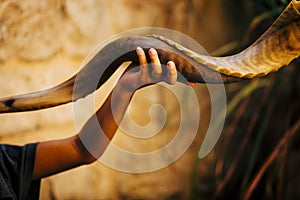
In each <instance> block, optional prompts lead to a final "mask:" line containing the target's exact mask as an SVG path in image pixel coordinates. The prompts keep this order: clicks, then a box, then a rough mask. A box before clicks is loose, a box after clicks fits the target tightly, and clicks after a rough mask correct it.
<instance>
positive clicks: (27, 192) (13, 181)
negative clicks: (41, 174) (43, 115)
mask: <svg viewBox="0 0 300 200" xmlns="http://www.w3.org/2000/svg"><path fill="white" fill-rule="evenodd" d="M36 146H37V144H36V143H35V144H27V145H25V146H13V145H0V199H39V191H40V180H32V176H33V169H34V162H35V154H36Z"/></svg>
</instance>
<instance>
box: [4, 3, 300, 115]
mask: <svg viewBox="0 0 300 200" xmlns="http://www.w3.org/2000/svg"><path fill="white" fill-rule="evenodd" d="M137 46H140V47H142V48H143V49H144V50H148V49H149V48H155V49H157V51H158V53H159V57H160V60H161V62H162V64H166V62H167V61H169V60H173V61H174V62H175V63H176V67H177V70H178V72H179V73H180V74H181V75H183V76H179V78H178V81H180V82H185V83H186V82H187V81H190V82H198V83H230V82H234V81H240V80H244V79H246V78H253V77H258V76H265V75H267V74H269V73H271V72H275V71H277V70H278V69H279V68H281V67H283V66H286V65H288V64H289V63H290V62H291V61H292V60H293V59H296V58H298V57H299V55H300V1H297V0H293V1H291V3H290V4H289V5H288V6H287V8H286V9H285V10H284V11H283V12H282V13H281V15H280V16H279V17H278V19H277V20H276V21H275V22H274V23H273V24H272V25H271V27H270V28H269V29H268V30H267V31H266V32H265V33H264V34H263V35H262V36H261V37H260V38H259V39H258V40H257V41H256V42H255V43H253V44H252V45H251V46H250V47H248V48H247V49H245V50H243V51H242V52H240V53H238V54H235V55H232V56H227V57H211V56H207V55H201V54H198V53H196V52H193V51H191V50H189V49H187V48H185V47H183V46H182V45H180V44H177V43H175V42H173V41H171V40H169V39H167V38H164V37H162V36H157V35H148V36H144V37H140V36H138V37H129V36H128V37H121V38H117V39H115V40H113V41H111V42H110V43H108V44H107V45H105V46H104V47H102V48H101V49H100V50H99V51H98V52H97V53H96V54H95V55H94V56H93V57H92V58H91V59H90V61H89V62H87V63H86V64H85V65H84V66H83V67H82V69H81V70H80V71H79V72H78V73H77V74H75V75H74V76H73V77H71V78H70V79H69V80H67V81H65V82H63V83H61V84H59V85H58V86H55V87H53V88H50V89H47V90H43V91H38V92H34V93H30V94H24V95H17V96H13V97H7V98H4V99H0V113H9V112H21V111H30V110H39V109H43V108H49V107H54V106H58V105H61V104H65V103H69V102H72V101H73V102H74V101H76V100H77V99H80V98H83V97H85V96H87V95H88V94H91V93H93V92H94V91H95V90H97V89H98V88H99V87H101V86H102V85H103V84H104V83H105V82H106V81H107V80H108V79H109V78H110V76H111V75H112V74H113V73H114V72H115V71H116V70H117V69H118V67H119V66H120V65H121V64H122V63H124V62H125V61H132V64H131V65H130V67H135V66H138V58H137V56H136V53H135V51H134V50H135V48H136V47H137ZM116 55H117V56H116Z"/></svg>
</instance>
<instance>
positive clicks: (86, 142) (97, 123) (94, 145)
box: [33, 85, 133, 179]
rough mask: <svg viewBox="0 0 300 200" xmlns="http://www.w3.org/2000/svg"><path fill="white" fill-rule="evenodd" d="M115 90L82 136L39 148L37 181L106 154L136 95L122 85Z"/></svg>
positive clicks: (92, 118)
mask: <svg viewBox="0 0 300 200" xmlns="http://www.w3.org/2000/svg"><path fill="white" fill-rule="evenodd" d="M113 91H114V92H113V93H112V94H110V95H109V97H108V99H107V100H106V101H105V102H104V104H103V105H102V106H101V107H100V109H99V110H98V111H97V113H96V115H95V116H93V117H91V118H90V119H89V120H88V121H87V122H86V124H85V125H84V126H83V128H82V129H81V130H80V132H79V134H77V135H75V136H73V137H71V138H67V139H63V140H56V141H49V142H41V143H39V144H38V145H37V151H36V161H35V167H34V173H33V177H34V179H38V178H43V177H46V176H49V175H52V174H56V173H59V172H62V171H65V170H68V169H71V168H74V167H77V166H80V165H83V164H88V163H91V162H94V161H95V160H97V159H98V158H99V157H100V156H101V155H102V154H103V152H104V151H105V149H106V147H107V145H108V144H109V141H110V140H111V139H112V138H113V136H114V134H115V132H116V131H117V129H118V124H119V122H120V121H121V119H122V117H123V115H124V113H125V111H126V108H127V106H128V104H129V101H130V99H131V97H132V95H133V92H130V91H128V90H122V87H120V86H119V85H117V86H116V87H115V89H114V90H113Z"/></svg>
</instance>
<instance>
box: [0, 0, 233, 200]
mask: <svg viewBox="0 0 300 200" xmlns="http://www.w3.org/2000/svg"><path fill="white" fill-rule="evenodd" d="M174 2H176V3H174ZM211 7H214V8H215V9H209V8H211ZM224 16H226V12H224V10H223V6H222V3H219V2H218V1H204V0H193V1H184V0H176V1H171V0H154V1H140V0H115V1H110V0H85V1H74V0H43V1H40V0H27V1H22V0H0V97H6V96H10V95H15V94H20V93H25V92H32V91H36V90H41V89H45V88H48V87H50V86H53V85H55V84H58V83H60V82H62V81H64V80H65V79H67V78H68V77H70V76H71V75H73V74H74V73H76V71H77V70H79V69H80V66H81V63H82V62H83V60H84V58H85V57H86V56H87V54H88V53H89V52H90V51H91V50H92V49H93V48H94V47H95V46H96V45H97V44H98V43H99V42H100V41H102V40H104V39H106V38H107V37H109V36H111V35H113V34H115V33H119V32H120V31H124V30H128V29H131V28H136V27H147V26H160V27H168V28H172V29H175V30H179V31H181V32H183V33H185V34H188V35H190V36H192V37H194V38H195V39H197V40H198V41H199V42H200V43H201V44H203V45H204V47H206V49H207V50H209V51H210V50H213V49H215V48H217V47H219V46H220V45H222V44H224V43H225V42H227V41H229V40H230V38H232V37H233V36H234V35H233V34H232V33H231V31H229V30H231V26H233V24H229V23H228V22H227V21H225V20H226V18H224ZM219 30H222V33H221V34H220V32H219ZM151 90H153V91H151ZM146 92H147V93H146V95H147V94H149V93H151V94H153V95H154V96H153V97H154V98H141V99H139V98H138V95H137V98H136V99H135V100H134V102H133V104H132V105H131V106H132V107H133V108H135V111H134V113H135V115H136V116H138V118H139V116H142V115H143V114H141V113H140V112H139V107H147V105H148V106H149V105H151V104H153V103H155V102H156V101H157V100H158V99H160V100H161V101H163V99H170V98H171V99H172V97H169V96H168V94H164V93H163V92H161V91H160V90H159V89H158V88H150V89H149V90H147V91H146ZM158 94H159V95H158ZM202 95H203V96H202V97H201V98H202V99H204V98H206V97H205V95H206V96H207V94H205V91H204V92H203V93H202ZM151 96H152V95H151ZM162 103H163V104H168V105H174V102H167V103H166V102H162ZM141 105H142V106H141ZM133 110H134V109H133ZM167 111H170V112H171V111H172V106H170V107H169V108H168V109H167ZM202 112H204V113H205V112H209V111H208V110H205V109H203V110H202ZM202 116H205V115H202ZM179 120H180V118H178V117H177V118H175V119H173V121H172V120H171V121H170V122H169V123H168V124H167V129H166V130H165V131H164V132H163V133H162V134H165V135H167V134H169V132H171V131H170V130H171V128H172V126H174V125H176V124H177V123H178V122H179ZM207 121H208V119H205V117H203V118H202V121H201V123H202V129H203V130H205V127H206V125H207ZM0 122H1V128H0V141H1V142H6V143H14V144H24V143H29V142H35V141H43V140H50V139H57V138H63V137H67V136H70V135H73V134H75V133H76V129H75V128H74V122H73V113H72V105H64V106H60V107H57V108H52V109H48V110H43V111H36V112H27V113H18V114H4V115H0ZM168 127H169V128H168ZM187 133H188V128H187ZM171 136H172V135H171ZM171 136H170V137H171ZM164 137H166V136H158V137H156V138H154V139H153V140H151V142H150V143H149V142H148V143H147V142H146V143H139V142H137V141H132V140H130V139H128V138H126V136H125V135H124V134H123V135H122V133H120V132H119V133H118V135H117V136H116V138H115V139H114V140H115V143H120V144H121V143H122V144H123V145H125V146H126V145H127V146H129V147H136V148H137V149H140V148H142V147H143V146H146V145H148V144H151V145H153V146H154V147H156V146H157V147H159V145H161V144H160V142H161V141H162V140H166V141H168V140H169V139H166V138H165V139H164ZM199 142H200V140H199V139H197V140H196V142H195V144H194V145H192V146H191V148H190V149H189V150H188V152H187V153H185V154H184V156H182V157H181V158H180V159H179V160H178V161H177V162H175V163H174V164H172V165H171V166H169V167H167V168H164V169H162V170H159V171H155V172H152V173H148V174H139V175H138V174H127V173H122V172H118V171H116V170H113V169H110V168H108V167H106V166H104V165H101V164H99V163H98V162H97V163H95V164H93V165H91V166H84V167H81V168H78V169H75V170H71V171H69V172H65V173H62V174H59V175H56V176H53V177H49V178H47V179H44V180H43V185H42V193H41V197H42V199H51V198H58V199H118V198H121V197H122V198H129V199H131V198H142V199H158V198H159V199H164V198H168V197H182V198H183V197H187V195H188V192H189V178H190V177H189V175H190V171H191V167H192V163H193V160H194V158H195V156H196V154H197V150H198V148H199V145H198V144H199ZM149 148H150V149H151V148H152V147H151V146H150V147H149Z"/></svg>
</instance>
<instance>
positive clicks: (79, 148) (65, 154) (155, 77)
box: [33, 47, 177, 179]
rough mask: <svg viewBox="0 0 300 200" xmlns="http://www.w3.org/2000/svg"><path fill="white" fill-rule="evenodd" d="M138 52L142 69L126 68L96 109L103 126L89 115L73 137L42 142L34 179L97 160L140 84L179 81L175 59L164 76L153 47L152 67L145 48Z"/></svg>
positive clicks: (137, 50) (38, 152)
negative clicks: (85, 140) (86, 143)
mask: <svg viewBox="0 0 300 200" xmlns="http://www.w3.org/2000/svg"><path fill="white" fill-rule="evenodd" d="M136 53H137V55H138V57H139V62H140V69H139V71H137V72H131V71H128V72H126V73H125V74H124V75H123V76H122V77H121V79H120V80H119V82H118V83H117V85H116V86H115V88H114V89H113V92H112V93H114V95H112V93H111V94H110V95H109V97H108V98H107V100H106V101H105V102H104V104H103V105H102V106H101V107H100V109H99V110H98V111H97V113H96V116H97V120H98V123H99V125H100V127H101V128H102V130H96V129H94V128H92V127H93V120H92V118H90V119H89V120H88V121H87V122H86V124H85V125H84V127H83V128H82V129H81V130H80V132H79V133H78V134H76V135H74V136H73V137H70V138H66V139H62V140H55V141H48V142H41V143H39V144H38V145H37V150H36V159H35V165H34V172H33V179H39V178H43V177H46V176H49V175H52V174H56V173H59V172H62V171H65V170H68V169H71V168H74V167H77V166H80V165H84V164H89V163H92V162H94V161H95V160H97V159H98V158H99V157H100V156H101V155H102V153H103V152H104V151H105V149H106V147H107V145H108V144H109V141H110V140H111V139H112V138H113V136H114V134H115V132H116V131H117V129H118V124H119V122H120V121H121V119H122V117H123V115H124V113H125V111H126V109H127V106H128V104H129V102H130V99H131V97H132V95H133V94H134V92H135V91H136V90H137V89H138V88H142V87H145V86H146V85H149V84H154V83H157V82H160V81H165V82H167V83H169V84H174V83H176V80H177V70H176V67H175V64H174V62H172V61H169V62H168V63H167V72H168V73H167V76H162V66H161V64H160V61H159V58H158V55H157V52H156V51H155V50H154V49H150V50H149V52H148V53H149V56H150V59H151V63H152V64H151V66H152V68H151V69H150V70H149V68H148V66H147V60H146V55H145V52H144V51H143V49H141V48H139V47H138V48H137V49H136ZM112 96H113V97H114V98H112ZM112 108H113V109H114V110H112ZM105 137H106V138H105ZM82 138H88V140H89V141H90V143H89V149H87V148H86V147H85V145H84V144H83V142H82V140H81V139H82Z"/></svg>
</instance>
